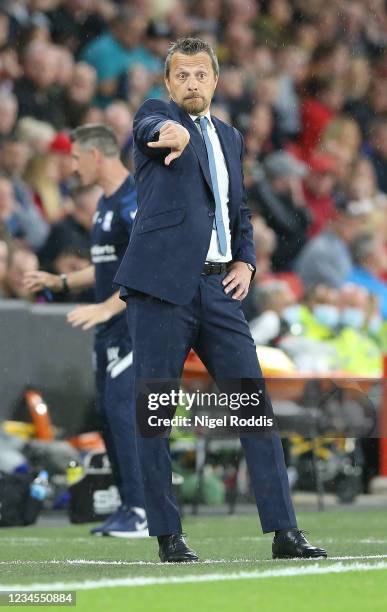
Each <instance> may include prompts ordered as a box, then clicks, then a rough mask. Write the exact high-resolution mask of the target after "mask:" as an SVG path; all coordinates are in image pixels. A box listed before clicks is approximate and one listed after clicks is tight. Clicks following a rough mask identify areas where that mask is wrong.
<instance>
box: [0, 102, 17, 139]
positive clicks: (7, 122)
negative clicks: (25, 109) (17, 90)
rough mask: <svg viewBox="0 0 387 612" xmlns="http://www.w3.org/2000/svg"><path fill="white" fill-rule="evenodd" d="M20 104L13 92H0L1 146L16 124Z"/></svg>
mask: <svg viewBox="0 0 387 612" xmlns="http://www.w3.org/2000/svg"><path fill="white" fill-rule="evenodd" d="M17 110H18V103H17V98H16V96H14V95H13V94H12V93H11V92H6V91H0V145H1V142H2V140H3V139H4V138H6V137H7V136H9V135H10V134H11V133H12V131H13V129H14V127H15V123H16V118H17Z"/></svg>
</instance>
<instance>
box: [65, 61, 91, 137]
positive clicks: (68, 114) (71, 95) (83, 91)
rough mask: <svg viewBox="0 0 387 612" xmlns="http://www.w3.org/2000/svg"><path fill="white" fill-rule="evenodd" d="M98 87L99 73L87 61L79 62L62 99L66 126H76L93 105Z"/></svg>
mask: <svg viewBox="0 0 387 612" xmlns="http://www.w3.org/2000/svg"><path fill="white" fill-rule="evenodd" d="M96 89H97V73H96V71H95V68H93V66H90V65H89V64H87V63H86V62H77V63H76V64H75V66H74V70H73V73H72V77H71V80H70V82H69V83H68V85H67V87H66V89H65V91H64V94H63V99H62V112H63V114H64V117H65V123H66V126H67V127H69V128H75V127H76V126H77V125H79V124H80V123H81V121H82V118H83V116H84V114H85V113H86V111H87V110H88V109H89V108H90V106H91V105H92V102H93V99H94V96H95V93H96Z"/></svg>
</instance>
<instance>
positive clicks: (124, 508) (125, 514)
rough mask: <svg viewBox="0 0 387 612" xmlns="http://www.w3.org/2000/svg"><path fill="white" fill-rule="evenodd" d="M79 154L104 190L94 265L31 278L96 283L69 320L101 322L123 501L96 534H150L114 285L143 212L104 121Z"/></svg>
mask: <svg viewBox="0 0 387 612" xmlns="http://www.w3.org/2000/svg"><path fill="white" fill-rule="evenodd" d="M73 157H74V163H75V166H76V171H77V173H78V175H79V177H80V179H81V181H82V183H83V184H85V185H91V184H97V185H99V186H100V187H102V191H103V194H102V195H101V197H100V199H99V201H98V206H97V211H96V213H95V215H94V220H93V229H92V233H91V245H92V246H91V258H92V264H93V265H91V266H90V267H88V268H85V269H84V270H80V271H77V272H72V273H70V274H68V275H62V276H56V275H52V274H47V273H45V272H35V273H33V274H30V275H29V276H28V277H27V279H26V282H27V284H28V287H29V289H30V290H31V291H39V290H40V289H41V288H42V287H46V288H48V289H51V290H52V291H68V290H69V289H71V290H78V289H81V288H84V287H88V286H93V285H94V288H95V297H96V304H92V305H88V306H78V307H77V308H75V309H74V310H73V311H72V312H71V313H70V314H69V315H68V319H69V322H70V323H71V324H72V325H73V326H82V329H90V328H91V327H93V326H95V328H96V333H95V351H94V368H95V374H96V387H97V406H98V410H99V415H100V418H101V425H102V433H103V437H104V441H105V445H106V450H107V454H108V457H109V460H110V463H111V466H112V470H113V475H114V479H115V483H116V485H117V487H118V490H119V493H120V497H121V505H120V507H119V508H118V510H117V511H116V512H115V513H114V514H113V515H111V516H110V517H109V518H108V519H107V520H106V521H105V523H103V525H101V526H99V527H96V528H94V529H92V533H93V534H96V535H111V536H117V537H129V538H131V537H145V536H147V535H148V529H147V521H146V515H145V511H144V501H143V487H142V479H141V476H140V471H139V464H138V459H137V449H136V439H135V414H134V390H133V384H134V379H133V367H132V363H133V353H132V342H131V338H130V335H129V332H128V328H127V324H126V319H125V312H124V307H123V304H122V302H121V300H119V299H118V294H117V292H116V290H115V289H114V287H113V278H114V276H115V274H116V271H117V269H118V266H119V263H120V261H121V259H122V256H123V254H124V252H125V249H126V247H127V244H128V241H129V236H130V232H131V229H132V224H133V221H134V218H135V215H136V212H137V195H136V189H135V186H134V181H133V178H132V177H131V176H130V175H129V173H128V171H127V169H126V168H125V167H124V166H123V165H122V164H121V162H120V159H119V148H118V145H117V142H116V139H115V136H114V134H113V132H112V131H111V130H110V129H109V128H107V127H106V126H104V125H93V126H83V127H81V128H78V129H77V130H76V131H75V132H74V143H73Z"/></svg>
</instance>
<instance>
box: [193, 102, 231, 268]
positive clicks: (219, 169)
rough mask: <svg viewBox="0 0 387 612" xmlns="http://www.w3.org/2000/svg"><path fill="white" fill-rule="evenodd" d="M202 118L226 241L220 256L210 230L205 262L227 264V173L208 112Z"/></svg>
mask: <svg viewBox="0 0 387 612" xmlns="http://www.w3.org/2000/svg"><path fill="white" fill-rule="evenodd" d="M204 116H205V117H207V119H208V123H207V133H208V137H209V139H210V141H211V144H212V148H213V150H214V157H215V165H216V175H217V179H218V187H219V195H220V202H221V206H222V217H223V224H224V229H225V233H226V240H227V252H226V254H225V255H222V253H221V252H220V250H219V243H218V235H217V231H216V229H215V228H212V234H211V241H210V246H209V249H208V253H207V257H206V261H213V262H227V261H231V259H232V254H231V231H230V216H229V212H228V201H229V197H228V190H229V178H228V171H227V165H226V160H225V159H224V155H223V151H222V147H221V144H220V141H219V137H218V134H217V133H216V129H215V126H214V124H213V123H212V121H211V116H210V113H209V111H208V112H207V113H206V114H205V115H204ZM190 117H191V119H192V121H195V119H197V116H196V115H190ZM195 125H196V126H197V128H198V129H199V131H200V126H198V125H197V124H195Z"/></svg>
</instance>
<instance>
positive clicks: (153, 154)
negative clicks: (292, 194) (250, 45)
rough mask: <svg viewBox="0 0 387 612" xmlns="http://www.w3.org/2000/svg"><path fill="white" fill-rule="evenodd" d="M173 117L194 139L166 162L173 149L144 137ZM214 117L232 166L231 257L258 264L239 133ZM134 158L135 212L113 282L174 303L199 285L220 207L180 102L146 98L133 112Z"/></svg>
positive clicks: (200, 148) (195, 133) (204, 156)
mask: <svg viewBox="0 0 387 612" xmlns="http://www.w3.org/2000/svg"><path fill="white" fill-rule="evenodd" d="M168 120H173V121H177V122H178V123H180V124H182V125H184V127H186V128H187V129H188V131H189V133H190V141H189V143H188V145H187V147H186V148H185V150H184V151H183V154H182V155H181V156H180V157H179V158H178V159H175V160H174V161H172V162H171V164H170V165H169V166H165V164H164V159H165V156H166V155H167V154H168V153H169V152H170V150H169V149H152V148H150V147H148V146H147V143H148V142H150V141H152V140H157V139H158V131H159V129H160V127H161V125H162V124H163V123H164V122H165V121H168ZM212 120H213V122H214V125H215V127H216V130H217V133H218V136H219V139H220V142H221V145H222V148H223V152H224V157H225V159H226V163H227V169H228V174H229V181H230V184H229V204H228V205H229V216H230V229H231V236H232V241H231V247H232V256H233V261H245V262H248V263H251V264H252V265H253V266H254V267H255V249H254V243H253V232H252V226H251V223H250V218H251V215H250V211H249V209H248V208H247V207H246V198H245V191H244V186H243V170H242V156H243V140H242V136H241V135H240V133H239V132H238V131H237V130H236V129H235V128H233V127H231V126H229V125H227V124H226V123H224V122H223V121H220V120H219V119H217V118H216V117H212ZM134 161H135V169H136V171H135V180H136V187H137V194H138V213H137V216H136V219H135V222H134V226H133V230H132V233H131V237H130V242H129V246H128V248H127V250H126V253H125V255H124V257H123V260H122V263H121V265H120V267H119V269H118V272H117V274H116V277H115V283H116V284H118V285H121V286H123V287H124V288H127V289H134V290H136V291H141V292H143V293H147V294H149V295H152V296H154V297H157V298H160V299H163V300H166V301H167V302H171V303H173V304H179V305H183V304H188V303H189V302H190V301H191V300H192V299H193V297H194V295H195V292H196V290H197V288H198V285H199V281H200V274H201V271H202V268H203V264H204V262H205V259H206V255H207V252H208V247H209V244H210V237H211V230H212V226H213V221H214V214H215V213H214V210H215V201H214V196H213V192H212V185H211V178H210V170H209V166H208V161H207V153H206V149H205V145H204V142H203V140H202V137H201V135H200V133H199V131H198V129H197V127H196V126H195V124H194V122H193V121H192V119H191V118H190V116H189V115H188V114H187V113H186V112H184V111H183V110H182V109H180V108H179V107H178V106H177V104H175V102H173V101H171V102H169V103H167V102H164V101H161V100H147V101H146V102H144V104H143V105H142V106H141V107H140V108H139V110H138V111H137V113H136V116H135V118H134ZM122 293H124V294H125V290H124V291H123V292H122ZM126 293H127V292H126Z"/></svg>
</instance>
